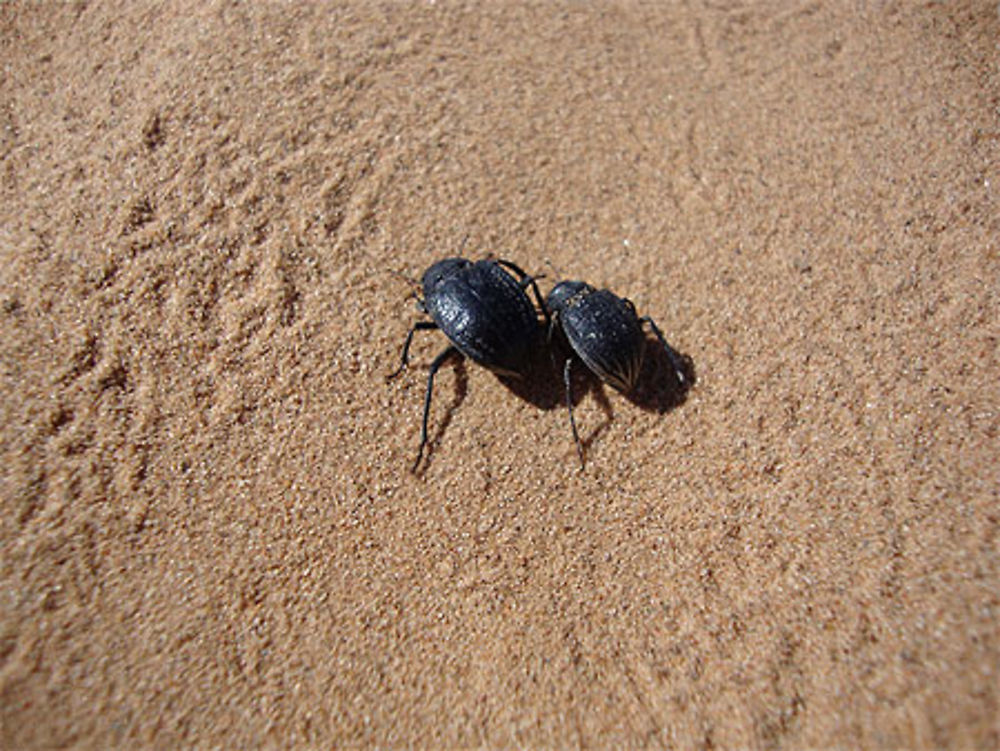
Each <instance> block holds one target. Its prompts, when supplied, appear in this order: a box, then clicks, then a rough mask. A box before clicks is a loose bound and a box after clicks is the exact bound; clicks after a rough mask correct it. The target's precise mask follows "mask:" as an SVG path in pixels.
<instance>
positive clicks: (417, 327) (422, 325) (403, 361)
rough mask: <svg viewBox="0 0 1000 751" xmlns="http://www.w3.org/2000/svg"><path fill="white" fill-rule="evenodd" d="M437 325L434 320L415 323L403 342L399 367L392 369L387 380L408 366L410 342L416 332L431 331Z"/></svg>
mask: <svg viewBox="0 0 1000 751" xmlns="http://www.w3.org/2000/svg"><path fill="white" fill-rule="evenodd" d="M437 327H438V326H437V324H436V323H433V322H432V321H417V322H416V323H415V324H413V328H412V329H410V333H409V334H407V335H406V342H405V343H404V344H403V356H402V358H400V363H399V367H398V368H396V369H395V370H394V371H392V372H391V373H390V374H389V375H388V376H386V380H387V381H388V380H392V379H393V378H395V377H396V376H398V375H399V374H400V373H402V372H403V370H404V369H405V368H406V366H407V365H408V364H409V362H410V343H411V342H412V341H413V334H414V332H417V331H429V330H431V329H436V328H437Z"/></svg>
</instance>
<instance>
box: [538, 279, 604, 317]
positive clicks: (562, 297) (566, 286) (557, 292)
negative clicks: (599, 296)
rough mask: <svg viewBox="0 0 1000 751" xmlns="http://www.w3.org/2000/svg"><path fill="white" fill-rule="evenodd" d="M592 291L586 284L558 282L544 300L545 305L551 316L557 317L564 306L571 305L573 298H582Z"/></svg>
mask: <svg viewBox="0 0 1000 751" xmlns="http://www.w3.org/2000/svg"><path fill="white" fill-rule="evenodd" d="M593 291H594V288H593V287H591V286H590V285H589V284H587V283H586V282H559V284H557V285H556V286H555V287H553V288H552V291H551V292H549V296H548V297H547V298H546V299H545V305H546V307H547V308H548V309H549V310H550V311H552V313H553V314H555V315H558V314H559V313H561V312H562V311H563V309H564V308H566V306H568V305H572V304H573V302H574V298H577V297H582V296H584V295H586V294H587V293H589V292H593Z"/></svg>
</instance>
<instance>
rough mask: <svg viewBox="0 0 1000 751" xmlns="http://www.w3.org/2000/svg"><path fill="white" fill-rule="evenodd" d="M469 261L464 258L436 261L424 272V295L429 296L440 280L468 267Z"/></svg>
mask: <svg viewBox="0 0 1000 751" xmlns="http://www.w3.org/2000/svg"><path fill="white" fill-rule="evenodd" d="M471 265H472V262H471V261H467V260H465V259H464V258H445V259H444V260H443V261H438V262H437V263H435V264H434V265H433V266H431V267H430V268H429V269H427V271H425V272H424V278H423V287H424V297H429V296H430V295H431V293H432V292H433V291H434V290H435V289H436V288H437V286H438V285H439V284H441V282H443V281H444V280H445V279H448V278H450V277H452V276H454V275H455V274H458V273H459V272H461V271H463V270H464V269H467V268H469V266H471Z"/></svg>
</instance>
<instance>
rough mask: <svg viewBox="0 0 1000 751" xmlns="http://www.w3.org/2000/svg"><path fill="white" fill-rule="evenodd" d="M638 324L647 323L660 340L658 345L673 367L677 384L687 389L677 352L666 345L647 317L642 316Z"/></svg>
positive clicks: (651, 320)
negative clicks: (660, 345) (661, 347)
mask: <svg viewBox="0 0 1000 751" xmlns="http://www.w3.org/2000/svg"><path fill="white" fill-rule="evenodd" d="M639 321H640V323H648V324H649V327H650V328H651V329H653V333H654V334H656V338H657V339H659V340H660V344H662V345H663V350H664V351H665V352H666V353H667V358H668V359H669V360H670V364H671V365H673V367H674V373H675V374H676V375H677V382H678V383H679V384H680V386H681V388H682V389H684V388H687V385H688V383H687V377H686V376H685V375H684V365H683V363H682V362H681V356H680V355H679V354H677V350H675V349H674V348H673V347H671V346H670V345H669V344H667V340H666V339H664V338H663V334H661V333H660V329H659V327H657V325H656V324H655V323H654V322H653V319H652V318H650V317H649V316H643V317H642V318H640V319H639Z"/></svg>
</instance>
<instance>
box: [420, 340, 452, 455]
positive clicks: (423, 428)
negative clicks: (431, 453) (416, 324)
mask: <svg viewBox="0 0 1000 751" xmlns="http://www.w3.org/2000/svg"><path fill="white" fill-rule="evenodd" d="M411 333H412V332H411ZM454 354H458V349H457V348H456V347H448V348H447V349H445V350H444V352H442V353H441V354H440V355H438V356H437V357H435V358H434V362H432V363H431V369H430V372H429V373H428V374H427V393H426V394H424V418H423V421H422V422H421V424H420V448H419V449H418V450H417V459H416V461H415V462H413V467H411V468H410V471H411V472H416V471H417V467H419V466H420V460H421V459H423V458H424V447H425V446H426V445H427V419H428V417H430V414H431V395H432V392H433V391H434V376H435V375H436V374H437V372H438V370H439V369H440V367H441V366H442V365H443V364H444V361H445V360H447V359H448V358H449V357H451V356H452V355H454Z"/></svg>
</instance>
